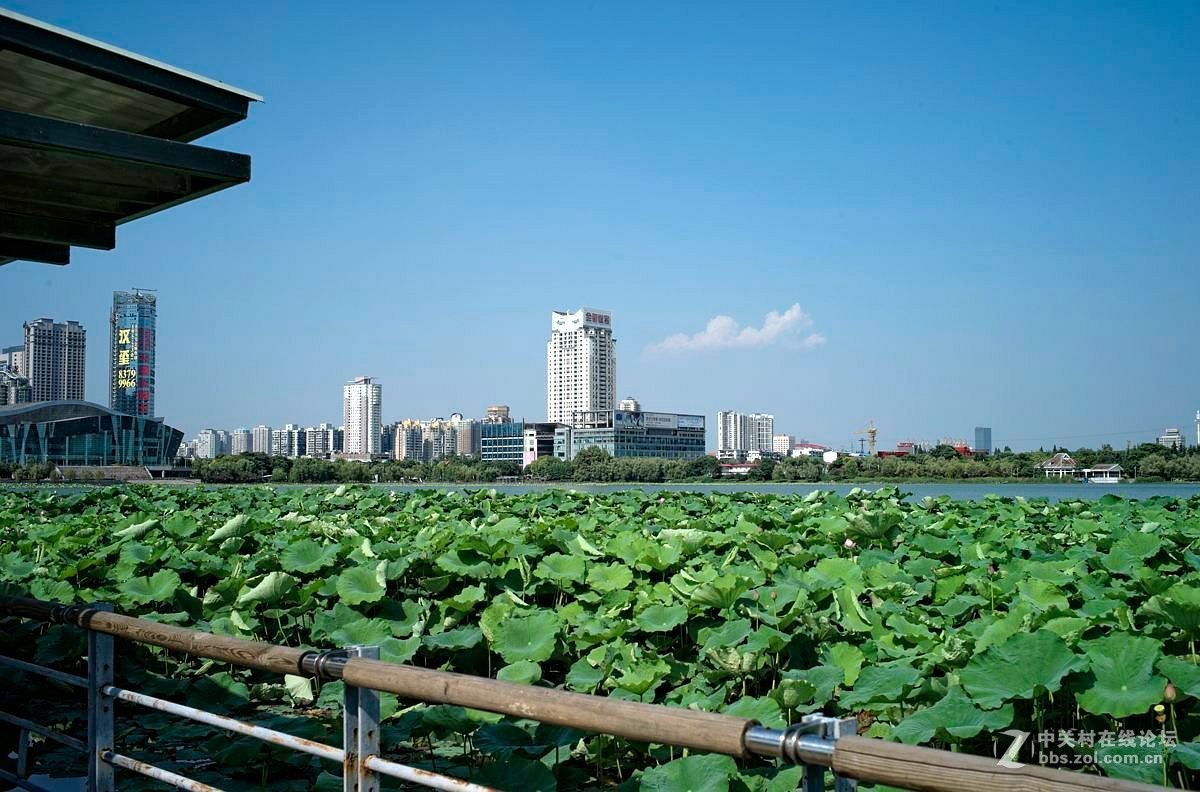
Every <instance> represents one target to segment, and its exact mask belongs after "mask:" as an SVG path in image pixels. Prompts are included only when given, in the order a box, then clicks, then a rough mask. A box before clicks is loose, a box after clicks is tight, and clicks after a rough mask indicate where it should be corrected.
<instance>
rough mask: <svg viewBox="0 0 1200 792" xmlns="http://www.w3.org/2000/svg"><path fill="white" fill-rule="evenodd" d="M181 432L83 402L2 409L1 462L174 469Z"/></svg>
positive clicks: (162, 424) (46, 403)
mask: <svg viewBox="0 0 1200 792" xmlns="http://www.w3.org/2000/svg"><path fill="white" fill-rule="evenodd" d="M182 441H183V432H181V431H179V430H178V429H175V428H173V427H170V426H167V425H166V424H165V423H163V422H162V420H161V419H156V418H148V417H143V416H139V415H122V414H121V413H118V412H114V411H113V410H109V409H105V408H104V407H101V406H100V405H99V404H92V403H91V402H85V401H51V402H34V403H32V404H19V405H15V406H10V407H0V462H13V463H16V464H19V465H28V464H32V463H35V462H36V463H40V462H52V463H54V464H56V465H61V466H68V465H155V466H158V465H170V464H172V462H173V461H174V459H175V453H176V452H177V451H178V450H179V444H180V443H181V442H182Z"/></svg>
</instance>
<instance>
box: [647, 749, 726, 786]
mask: <svg viewBox="0 0 1200 792" xmlns="http://www.w3.org/2000/svg"><path fill="white" fill-rule="evenodd" d="M736 775H737V763H736V762H734V761H733V759H732V758H730V757H728V756H722V755H720V754H703V755H701V756H687V757H684V758H683V759H676V760H675V761H673V762H668V763H666V764H664V765H659V766H658V767H652V768H650V769H649V770H646V771H644V772H643V773H642V777H641V780H640V783H639V785H638V789H641V790H646V792H728V791H729V781H730V779H731V778H733V777H734V776H736Z"/></svg>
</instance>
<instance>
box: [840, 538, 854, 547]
mask: <svg viewBox="0 0 1200 792" xmlns="http://www.w3.org/2000/svg"><path fill="white" fill-rule="evenodd" d="M842 547H844V548H846V549H847V550H849V549H851V548H852V547H854V540H853V539H850V538H849V537H847V539H846V541H844V542H842Z"/></svg>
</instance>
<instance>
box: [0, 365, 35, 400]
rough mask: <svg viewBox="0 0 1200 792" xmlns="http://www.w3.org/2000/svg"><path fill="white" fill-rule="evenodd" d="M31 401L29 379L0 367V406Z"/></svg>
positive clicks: (31, 391)
mask: <svg viewBox="0 0 1200 792" xmlns="http://www.w3.org/2000/svg"><path fill="white" fill-rule="evenodd" d="M30 401H33V388H31V387H30V386H29V380H27V379H25V378H24V377H18V376H17V375H16V374H15V373H13V372H12V371H11V370H9V369H7V368H0V407H3V406H5V405H10V404H25V403H27V402H30Z"/></svg>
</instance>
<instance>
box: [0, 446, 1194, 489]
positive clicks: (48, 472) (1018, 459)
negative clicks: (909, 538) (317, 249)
mask: <svg viewBox="0 0 1200 792" xmlns="http://www.w3.org/2000/svg"><path fill="white" fill-rule="evenodd" d="M1066 450H1067V449H1065V448H1051V449H1050V450H1046V449H1039V450H1037V451H1023V452H1019V453H1018V452H1013V451H1011V450H1010V449H1007V448H1006V449H1002V450H1000V451H997V452H996V453H993V454H987V455H983V454H980V455H975V456H960V455H959V454H958V452H956V451H955V450H954V449H953V448H952V447H950V446H938V447H936V448H932V449H929V450H926V451H922V452H919V453H917V454H914V455H912V456H906V457H890V456H889V457H848V456H843V457H840V458H839V459H838V460H837V461H836V462H834V463H833V464H832V465H826V464H825V463H824V462H822V461H821V460H820V459H819V458H817V457H787V458H784V459H780V460H776V459H764V460H762V461H760V462H759V463H757V464H755V465H754V466H753V467H751V469H750V472H749V473H748V474H746V476H745V479H746V480H750V481H833V482H842V481H846V482H852V481H867V480H889V481H919V480H933V479H936V480H959V481H966V480H971V479H1007V480H1031V479H1041V478H1043V475H1042V471H1041V470H1040V469H1039V468H1038V465H1039V464H1040V463H1041V462H1044V461H1045V460H1046V459H1048V458H1049V457H1050V456H1051V455H1052V454H1055V453H1057V452H1059V451H1066ZM1068 453H1070V454H1071V456H1072V457H1073V458H1074V459H1075V462H1076V464H1077V465H1078V466H1079V467H1093V466H1095V465H1099V464H1105V463H1109V464H1111V463H1116V464H1119V465H1121V467H1122V468H1124V470H1125V475H1126V476H1136V477H1137V479H1138V480H1140V481H1200V449H1198V448H1196V447H1191V448H1188V449H1183V450H1173V449H1170V448H1164V447H1162V446H1159V445H1155V444H1154V443H1144V444H1142V445H1139V446H1134V447H1132V448H1129V449H1121V450H1117V449H1114V448H1112V447H1111V446H1102V447H1101V448H1099V449H1089V448H1079V449H1076V450H1074V451H1069V452H1068ZM84 472H85V471H76V470H74V469H72V468H70V467H60V468H56V467H55V466H54V465H53V464H51V463H34V464H29V465H16V464H12V463H6V462H0V481H6V480H7V481H26V482H32V481H46V480H66V481H87V480H89V479H88V477H87V476H86V475H83V473H84ZM192 474H193V476H194V477H195V478H198V479H200V480H201V481H203V482H205V483H214V484H245V483H254V482H274V483H297V484H300V483H306V484H307V483H323V482H372V481H379V482H389V483H407V482H449V483H464V484H487V483H492V482H495V481H497V480H498V479H504V478H509V477H528V478H531V479H534V480H538V481H565V482H572V481H574V482H646V483H661V482H696V481H715V480H717V479H720V478H721V465H720V463H719V462H718V461H717V460H716V459H715V458H714V457H709V456H704V457H699V458H697V459H691V460H672V459H653V458H643V457H612V456H609V455H608V454H607V453H605V452H604V451H602V450H601V449H598V448H588V449H585V450H583V451H581V452H580V453H579V454H577V455H576V457H575V459H574V460H571V461H568V460H563V459H557V458H555V457H542V458H541V459H538V460H537V461H535V462H534V463H533V464H531V465H530V466H529V467H527V468H525V469H522V468H521V466H520V465H519V464H518V463H516V462H493V461H483V460H481V459H479V458H478V457H457V456H448V457H443V458H441V459H438V460H436V461H434V462H418V461H413V460H387V461H382V462H370V463H365V462H357V461H351V460H340V459H339V460H324V459H309V458H307V457H301V458H298V459H293V458H289V457H271V456H267V455H266V454H258V453H247V454H238V455H236V456H221V457H217V458H216V459H197V460H193V462H192ZM96 475H98V474H96Z"/></svg>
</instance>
